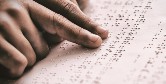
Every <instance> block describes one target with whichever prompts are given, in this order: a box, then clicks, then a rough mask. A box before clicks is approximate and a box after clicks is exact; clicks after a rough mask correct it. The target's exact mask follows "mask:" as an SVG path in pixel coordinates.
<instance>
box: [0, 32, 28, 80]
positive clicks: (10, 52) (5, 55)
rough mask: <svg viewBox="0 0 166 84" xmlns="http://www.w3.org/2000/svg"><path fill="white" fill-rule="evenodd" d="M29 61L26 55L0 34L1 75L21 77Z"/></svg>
mask: <svg viewBox="0 0 166 84" xmlns="http://www.w3.org/2000/svg"><path fill="white" fill-rule="evenodd" d="M27 63H28V62H27V59H26V58H25V56H24V55H23V54H22V53H20V52H19V51H18V50H17V49H16V48H15V47H13V46H12V45H11V44H10V43H8V42H7V41H6V40H5V39H4V38H3V37H2V35H0V65H1V66H0V69H1V70H0V71H3V72H0V76H10V77H19V76H20V75H21V74H22V73H23V71H24V69H25V67H26V66H27ZM4 70H7V71H5V72H4Z"/></svg>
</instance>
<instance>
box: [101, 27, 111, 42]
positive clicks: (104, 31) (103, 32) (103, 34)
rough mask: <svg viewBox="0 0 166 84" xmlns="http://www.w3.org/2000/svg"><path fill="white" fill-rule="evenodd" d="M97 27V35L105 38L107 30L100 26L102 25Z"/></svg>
mask: <svg viewBox="0 0 166 84" xmlns="http://www.w3.org/2000/svg"><path fill="white" fill-rule="evenodd" d="M98 29H99V32H98V35H99V36H100V37H101V38H102V39H106V38H107V37H108V34H109V31H108V30H107V29H105V28H102V27H98Z"/></svg>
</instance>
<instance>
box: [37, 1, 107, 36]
mask: <svg viewBox="0 0 166 84" xmlns="http://www.w3.org/2000/svg"><path fill="white" fill-rule="evenodd" d="M37 1H38V2H39V3H41V4H43V5H44V6H46V7H47V8H49V9H51V10H53V11H55V12H58V13H60V14H61V15H63V16H65V17H66V18H68V19H69V20H70V21H72V22H73V23H75V24H77V25H79V26H80V27H82V28H84V29H86V30H88V31H90V32H92V33H94V34H97V35H99V36H100V37H102V38H103V39H105V38H107V37H108V31H107V30H106V29H104V28H102V27H100V26H99V25H98V24H97V23H95V22H94V21H92V20H91V19H90V18H89V17H87V16H86V15H85V14H84V13H83V12H82V11H81V10H80V9H79V7H78V6H76V5H75V4H74V3H72V2H71V1H69V0H37Z"/></svg>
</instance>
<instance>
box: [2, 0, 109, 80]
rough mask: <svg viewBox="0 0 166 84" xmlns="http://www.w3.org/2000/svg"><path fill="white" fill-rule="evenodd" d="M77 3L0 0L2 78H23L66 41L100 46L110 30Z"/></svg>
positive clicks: (50, 0)
mask: <svg viewBox="0 0 166 84" xmlns="http://www.w3.org/2000/svg"><path fill="white" fill-rule="evenodd" d="M77 2H79V4H80V1H79V0H77V1H76V0H0V77H3V78H4V77H7V78H17V77H20V76H21V75H22V74H23V72H24V70H25V69H26V68H29V67H32V66H33V65H34V64H35V62H36V61H37V60H40V59H43V58H44V57H45V56H46V55H47V54H48V53H49V47H50V46H52V45H54V44H56V43H58V42H61V41H63V40H68V41H71V42H74V43H77V44H80V45H82V46H85V47H88V48H97V47H99V46H100V45H101V43H102V39H106V38H107V37H108V31H107V30H105V29H103V28H101V27H100V26H99V25H98V24H96V23H95V22H93V21H92V20H91V19H90V18H89V17H87V16H86V15H85V14H84V13H83V12H82V11H81V10H80V8H79V6H78V3H77Z"/></svg>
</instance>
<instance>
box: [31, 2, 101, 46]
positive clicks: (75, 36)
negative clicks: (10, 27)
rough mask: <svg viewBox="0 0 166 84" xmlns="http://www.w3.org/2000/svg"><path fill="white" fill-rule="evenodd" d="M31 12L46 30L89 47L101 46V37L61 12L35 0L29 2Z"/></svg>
mask: <svg viewBox="0 0 166 84" xmlns="http://www.w3.org/2000/svg"><path fill="white" fill-rule="evenodd" d="M29 12H30V14H31V17H32V18H33V19H34V21H35V22H37V23H39V24H40V25H41V26H42V27H43V28H44V30H45V31H47V32H49V33H51V34H55V33H57V34H58V35H59V36H61V37H62V38H64V39H66V40H69V41H71V42H75V43H77V44H81V45H84V46H86V47H89V48H96V47H99V46H100V45H101V43H102V39H101V37H99V36H98V35H95V34H92V33H91V32H89V31H87V30H85V29H83V28H81V27H79V26H77V25H75V24H74V23H72V22H70V21H69V20H68V19H66V18H65V17H63V16H62V15H60V14H57V13H55V12H53V11H51V10H49V9H47V8H46V7H44V6H42V5H40V4H38V3H36V2H34V3H33V4H32V3H31V4H29Z"/></svg>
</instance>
